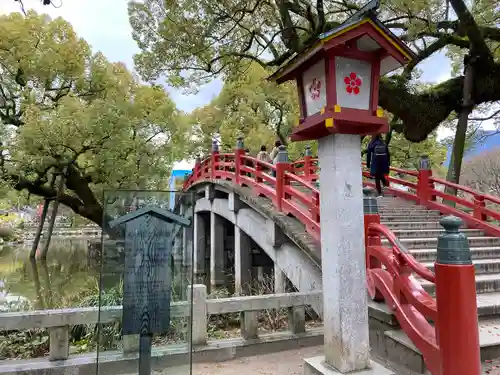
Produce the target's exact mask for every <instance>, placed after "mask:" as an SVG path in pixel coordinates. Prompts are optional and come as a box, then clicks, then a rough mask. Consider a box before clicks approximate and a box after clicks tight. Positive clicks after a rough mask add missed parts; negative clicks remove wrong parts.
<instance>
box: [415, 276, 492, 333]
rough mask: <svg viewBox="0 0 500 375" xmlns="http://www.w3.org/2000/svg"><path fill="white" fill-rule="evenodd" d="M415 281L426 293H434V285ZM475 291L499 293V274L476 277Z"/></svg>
mask: <svg viewBox="0 0 500 375" xmlns="http://www.w3.org/2000/svg"><path fill="white" fill-rule="evenodd" d="M417 280H419V281H420V283H421V284H422V286H423V287H424V289H425V290H426V291H427V292H428V293H430V294H432V295H434V294H435V293H436V284H434V283H431V282H429V281H427V280H423V279H419V278H418V279H417ZM476 291H477V293H478V294H484V293H493V292H500V273H490V274H482V275H476ZM499 333H500V332H499Z"/></svg>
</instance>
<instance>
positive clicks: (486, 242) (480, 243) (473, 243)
mask: <svg viewBox="0 0 500 375" xmlns="http://www.w3.org/2000/svg"><path fill="white" fill-rule="evenodd" d="M468 239H469V246H470V247H484V246H500V238H499V237H486V236H481V237H469V238H468ZM400 242H401V243H402V244H403V245H404V246H405V247H406V248H407V249H434V250H435V249H436V246H437V237H427V238H425V237H422V238H402V239H401V240H400ZM382 244H383V245H387V244H388V241H387V240H382ZM490 258H492V257H490Z"/></svg>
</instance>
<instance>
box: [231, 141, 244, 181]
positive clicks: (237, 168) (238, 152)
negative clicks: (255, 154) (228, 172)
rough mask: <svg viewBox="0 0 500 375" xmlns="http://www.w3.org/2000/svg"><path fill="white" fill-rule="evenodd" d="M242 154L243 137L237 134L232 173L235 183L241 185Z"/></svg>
mask: <svg viewBox="0 0 500 375" xmlns="http://www.w3.org/2000/svg"><path fill="white" fill-rule="evenodd" d="M242 155H245V145H244V143H243V137H242V136H239V137H238V139H237V141H236V149H235V150H234V173H235V183H236V184H237V185H241V178H240V177H241V166H242V165H243V158H242V157H241V156H242Z"/></svg>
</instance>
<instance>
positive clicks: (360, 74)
mask: <svg viewBox="0 0 500 375" xmlns="http://www.w3.org/2000/svg"><path fill="white" fill-rule="evenodd" d="M335 83H336V92H337V104H338V105H339V106H340V107H345V108H354V109H364V110H369V109H370V98H371V86H372V64H371V63H370V62H368V61H362V60H356V59H351V58H346V57H341V56H337V57H335Z"/></svg>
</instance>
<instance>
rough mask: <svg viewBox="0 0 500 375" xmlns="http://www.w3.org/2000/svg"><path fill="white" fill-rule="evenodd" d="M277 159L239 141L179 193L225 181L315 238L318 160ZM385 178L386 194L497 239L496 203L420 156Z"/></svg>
mask: <svg viewBox="0 0 500 375" xmlns="http://www.w3.org/2000/svg"><path fill="white" fill-rule="evenodd" d="M280 155H281V157H278V161H277V163H276V164H270V163H266V162H263V161H260V160H257V159H256V158H255V157H252V156H250V155H246V154H245V151H244V148H243V139H242V138H239V139H238V146H237V148H236V149H235V152H234V153H219V151H218V149H217V146H214V147H213V150H212V153H211V155H210V156H209V157H207V158H205V159H204V160H197V162H196V164H195V167H194V169H193V173H192V174H191V175H190V176H189V178H188V179H187V180H186V182H185V184H184V188H188V187H189V186H191V185H192V184H193V183H195V182H196V181H199V180H200V179H214V180H215V179H220V180H229V181H233V182H234V183H235V184H237V185H242V186H247V187H249V188H251V189H252V191H253V193H254V194H256V195H258V196H259V195H260V196H266V197H269V198H271V199H272V201H273V203H274V205H275V207H276V209H277V210H278V211H281V212H284V213H286V214H291V215H293V216H295V217H296V218H297V219H298V220H299V221H301V222H302V223H303V224H304V225H305V227H306V230H307V231H308V232H309V233H310V234H311V235H312V236H313V237H315V238H316V239H319V235H320V234H319V233H320V224H319V219H320V215H319V212H320V211H319V189H318V188H317V186H316V184H317V183H318V182H319V163H318V159H317V158H314V157H313V156H312V154H311V150H310V148H309V147H307V148H306V151H305V156H304V157H303V158H301V159H300V160H296V161H294V162H289V161H288V155H287V153H286V149H285V147H284V146H282V149H281V150H280V153H279V155H278V156H280ZM362 173H363V178H364V181H363V184H364V185H365V186H372V187H373V186H374V182H373V180H372V179H371V176H370V172H369V171H367V170H366V169H365V170H363V172H362ZM388 179H389V182H390V186H389V187H388V188H386V191H387V192H389V193H390V194H392V195H394V196H397V197H401V198H403V199H406V200H410V201H414V202H416V203H418V204H421V205H423V206H425V207H427V208H429V209H435V210H438V211H440V212H441V213H443V214H452V215H456V216H458V217H460V218H461V219H462V220H463V221H464V222H465V224H466V225H467V226H468V227H470V228H478V229H482V230H483V231H484V232H485V233H486V234H487V235H490V236H500V227H499V226H498V225H497V224H496V223H498V222H500V198H497V197H494V196H491V195H488V194H483V193H480V192H477V191H475V190H473V189H471V188H469V187H466V186H463V185H458V184H454V183H451V182H448V181H446V180H443V179H440V178H437V177H434V176H432V171H431V169H430V164H429V159H428V158H427V157H426V156H423V157H422V158H421V161H420V169H419V170H406V169H401V168H394V167H391V168H390V174H389V175H388ZM398 185H399V186H398ZM401 186H403V187H404V188H403V189H402V188H401ZM450 188H454V189H456V190H457V191H458V194H457V196H455V195H453V194H450V193H448V192H447V191H446V190H447V189H450ZM450 202H451V203H452V204H451V205H450V204H449V203H450Z"/></svg>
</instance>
